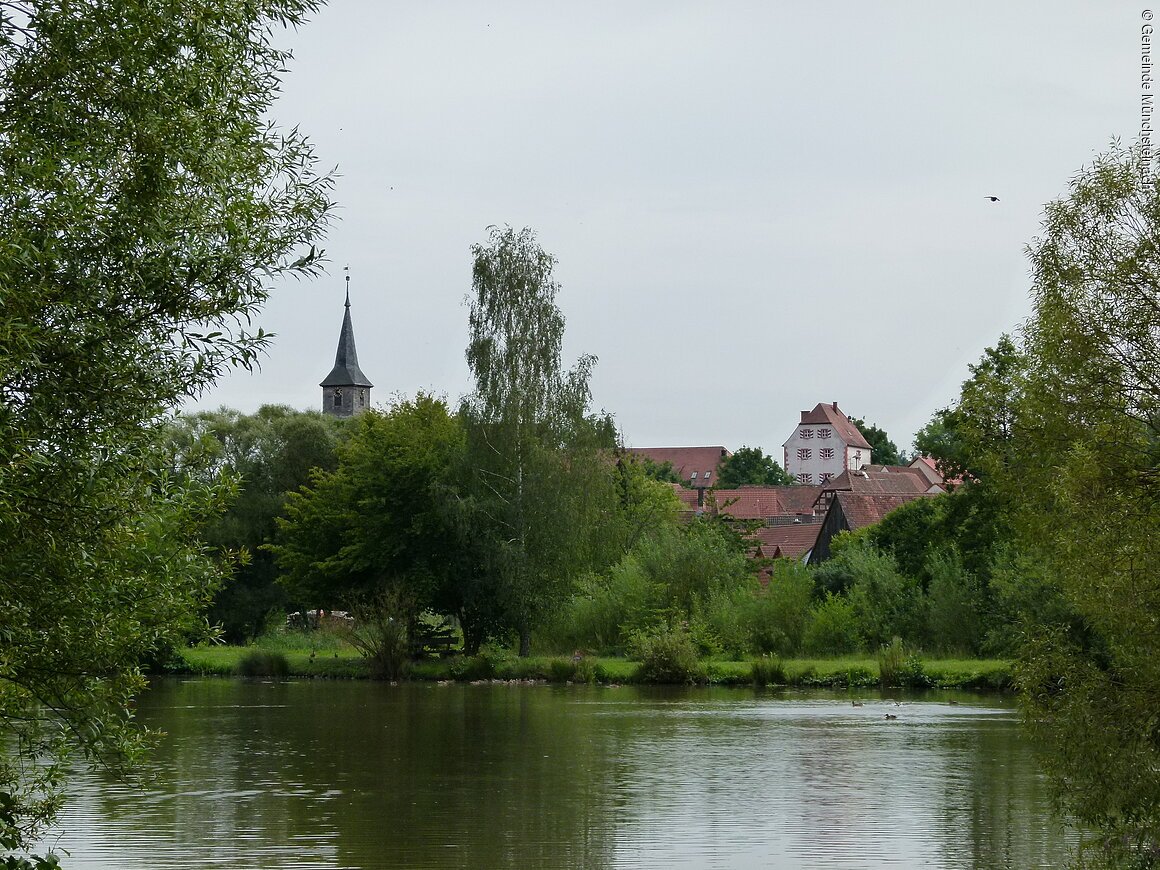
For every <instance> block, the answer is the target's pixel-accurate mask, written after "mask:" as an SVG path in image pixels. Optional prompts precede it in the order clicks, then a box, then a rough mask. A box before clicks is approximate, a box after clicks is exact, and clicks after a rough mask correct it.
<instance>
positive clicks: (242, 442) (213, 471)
mask: <svg viewBox="0 0 1160 870" xmlns="http://www.w3.org/2000/svg"><path fill="white" fill-rule="evenodd" d="M345 423H346V421H345V420H343V419H341V418H338V417H331V416H328V415H324V414H321V413H319V412H317V411H295V410H293V409H291V408H288V407H286V406H284V405H263V406H262V407H261V408H259V409H258V410H257V411H256V412H255V413H253V414H242V413H240V412H238V411H235V410H232V409H227V408H222V409H220V410H217V411H201V412H198V413H195V414H182V415H179V416H178V417H177V418H176V419H175V420H173V422H172V423H170V425H169V426H168V427H167V437H168V439H169V441H170V443H171V444H172V445H173V450H174V459H175V462H174V467H175V470H176V471H177V472H178V473H180V474H184V475H189V476H193V477H196V478H198V479H199V480H205V481H211V480H214V479H217V478H218V477H219V476H223V475H224V476H227V477H231V478H233V479H234V480H235V481H236V485H237V488H238V494H237V496H236V498H234V499H233V500H232V501H231V502H230V504H229V506H228V507H227V508H226V510H225V512H224V513H223V514H222V515H221V516H220V517H216V518H215V519H214V520H212V521H211V522H210V523H209V524H208V525H207V526H206V528H205V530H204V531H203V533H202V536H203V540H204V541H205V543H206V544H207V545H208V546H209V547H211V548H212V549H213V550H215V551H218V552H236V553H238V554H239V555H240V556H241V557H242V558H240V559H238V560H236V561H235V563H234V565H233V566H232V567H233V570H232V573H231V575H230V576H229V577H228V578H227V579H226V581H225V583H224V584H223V585H222V587H221V588H220V589H219V590H218V591H217V593H216V594H215V595H214V599H213V604H212V605H211V606H210V609H209V612H208V617H209V620H210V622H211V623H212V624H213V625H215V626H218V627H220V628H221V632H222V637H223V639H224V640H226V641H228V642H230V643H245V642H247V641H250V640H252V639H253V638H255V637H256V636H257V635H258V634H260V633H261V632H262V631H263V630H264V629H265V627H266V623H267V620H268V618H269V617H270V615H271V614H272V613H273V612H284V611H285V609H286V605H287V604H289V603H290V602H289V601H288V599H287V598H286V595H285V592H284V590H283V588H282V587H281V586H279V585H278V584H277V583H276V579H277V570H276V568H275V565H274V559H273V556H272V554H271V553H270V552H269V551H268V550H267V549H266V548H265V546H264V545H265V544H267V543H268V542H270V540H271V539H272V538H273V535H274V531H275V520H276V518H277V517H278V515H279V514H280V513H281V512H282V510H283V507H284V505H285V502H286V497H287V494H288V493H291V492H294V491H296V490H297V489H298V488H299V487H301V486H303V485H305V484H306V483H308V482H309V481H310V480H311V473H312V472H313V471H314V470H315V469H320V470H322V471H333V470H334V468H335V467H336V465H337V464H338V458H337V455H336V452H335V448H336V445H337V444H338V441H339V439H340V435H341V430H342V429H343V428H344V425H345Z"/></svg>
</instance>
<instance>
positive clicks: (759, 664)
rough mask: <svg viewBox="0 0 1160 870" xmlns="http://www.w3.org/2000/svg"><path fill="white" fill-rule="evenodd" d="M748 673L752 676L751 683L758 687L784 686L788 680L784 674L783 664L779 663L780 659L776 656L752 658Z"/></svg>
mask: <svg viewBox="0 0 1160 870" xmlns="http://www.w3.org/2000/svg"><path fill="white" fill-rule="evenodd" d="M750 673H751V675H752V677H753V685H755V686H757V687H758V688H762V687H764V686H784V685H785V684H786V683H787V682H788V681H787V679H786V676H785V666H784V665H783V664H782V663H781V659H779V658H777V657H776V656H775V657H770V656H762V657H761V658H759V659H754V661H753V667H752V669H751V671H750Z"/></svg>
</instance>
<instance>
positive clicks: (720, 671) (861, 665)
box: [158, 644, 1014, 691]
mask: <svg viewBox="0 0 1160 870" xmlns="http://www.w3.org/2000/svg"><path fill="white" fill-rule="evenodd" d="M641 670H642V669H641V663H640V662H637V661H633V660H631V659H627V658H620V657H611V656H585V657H582V658H580V659H578V660H574V659H573V658H571V657H567V656H551V655H540V656H535V655H533V656H527V657H519V656H516V655H515V654H514V653H512V652H509V651H507V650H499V649H492V648H487V649H485V650H484V651H483V652H481V653H480V654H479V655H476V656H463V655H453V656H447V657H444V658H432V659H426V660H423V661H417V662H414V663H412V665H411V667H410V668H409V670H408V672H407V676H406V677H405V679H407V680H412V681H430V682H441V681H453V682H478V681H492V680H496V681H504V682H511V681H536V682H540V681H546V682H548V683H556V684H567V683H591V684H602V685H614V684H627V683H632V684H666V683H668V684H673V683H688V684H705V685H724V686H756V687H765V686H774V687H782V686H784V687H794V688H851V689H853V688H914V689H973V690H979V691H1013V690H1014V685H1013V680H1012V671H1011V663H1010V662H1008V661H1005V660H1002V659H972V658H964V659H952V658H934V657H930V658H923V657H921V656H912V657H911V658H910V659H908V660H907V662H906V665H905V666H904V667H902V668H897V669H892V668H889V667H888V668H887V669H886V670H887V677H886V679H885V680H884V679H883V678H882V672H883V668H882V667H880V662H879V661H878V660H877V659H876V658H874V657H873V656H867V655H851V656H840V657H835V658H787V659H777V658H771V657H761V658H757V659H748V660H739V661H729V660H719V659H703V660H701V661H699V663H698V668H697V671H696V672H695V673H694V674H692V675H691V676H689V677H688V678H687V679H668V680H665V679H650V678H648V677H647V676H646V675H644V674H642V673H641ZM158 672H159V673H165V674H186V675H194V676H222V677H227V676H254V677H290V678H306V679H353V680H369V679H372V672H371V664H370V662H368V660H367V659H365V658H363V657H362V656H361V655H360V654H359V653H358V652H357V651H356V650H354V649H353V648H350V647H346V646H341V645H337V644H335V645H332V646H330V647H329V648H314V649H312V648H310V647H300V646H299V647H285V648H282V649H271V648H270V647H268V646H263V645H260V644H259V645H251V646H227V645H213V646H207V645H202V646H196V647H191V648H189V649H185V650H181V651H180V652H179V653H178V655H177V656H176V657H175V659H174V660H173V661H171V662H168V663H167V664H166V666H165V667H164V668H162V669H159V670H158Z"/></svg>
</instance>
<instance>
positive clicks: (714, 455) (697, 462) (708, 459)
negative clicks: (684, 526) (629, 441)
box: [628, 447, 729, 486]
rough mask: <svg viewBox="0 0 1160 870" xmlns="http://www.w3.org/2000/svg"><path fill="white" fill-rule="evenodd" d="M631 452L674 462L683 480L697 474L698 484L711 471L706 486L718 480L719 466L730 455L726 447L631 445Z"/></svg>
mask: <svg viewBox="0 0 1160 870" xmlns="http://www.w3.org/2000/svg"><path fill="white" fill-rule="evenodd" d="M628 452H629V453H633V454H635V455H637V456H640V457H643V458H644V459H648V460H650V461H652V462H655V463H656V464H657V465H664V464H665V463H666V462H671V463H672V464H673V471H675V472H676V473H677V477H679V478H681V480H690V479H691V478H692V476H693V472H696V474H697V485H700V484H701V482H702V481H704V480H705V472H706V471H708V472H711V474H710V477H709V481H708V483H706V484H705V485H706V486H712V485H713V484H715V483H716V482H717V466H718V465H720V463H721V461H722V460H723V459H725V457H727V456H728V455H729V451H728V450H726V449H725V448H724V447H629V448H628Z"/></svg>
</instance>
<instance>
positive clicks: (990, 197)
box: [983, 196, 999, 202]
mask: <svg viewBox="0 0 1160 870" xmlns="http://www.w3.org/2000/svg"><path fill="white" fill-rule="evenodd" d="M983 199H989V200H991V202H998V201H999V197H997V196H984V197H983Z"/></svg>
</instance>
